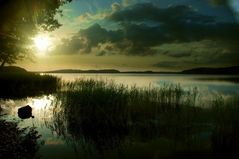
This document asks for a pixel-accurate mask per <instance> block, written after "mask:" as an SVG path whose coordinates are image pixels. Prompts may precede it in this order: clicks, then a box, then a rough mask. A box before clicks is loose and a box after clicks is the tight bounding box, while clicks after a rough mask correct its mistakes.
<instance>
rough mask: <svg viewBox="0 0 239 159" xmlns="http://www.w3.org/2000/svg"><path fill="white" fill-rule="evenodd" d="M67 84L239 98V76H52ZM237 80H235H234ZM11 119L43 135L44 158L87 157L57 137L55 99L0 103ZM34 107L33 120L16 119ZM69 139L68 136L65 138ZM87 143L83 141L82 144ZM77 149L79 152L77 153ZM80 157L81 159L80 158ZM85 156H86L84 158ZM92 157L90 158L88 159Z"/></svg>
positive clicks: (29, 99) (71, 144)
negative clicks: (107, 83) (172, 88)
mask: <svg viewBox="0 0 239 159" xmlns="http://www.w3.org/2000/svg"><path fill="white" fill-rule="evenodd" d="M53 75H55V76H58V77H61V78H62V79H63V80H66V81H73V80H75V79H77V78H84V79H89V78H93V79H101V80H102V79H103V80H114V81H115V82H116V83H118V84H124V85H128V86H134V85H136V86H138V87H148V86H150V87H160V86H162V85H165V84H166V85H167V84H180V85H181V86H182V88H183V89H193V88H194V87H197V88H198V90H199V94H200V97H201V98H202V99H205V100H206V99H207V98H213V96H214V95H219V94H220V95H223V96H225V97H227V96H231V95H235V94H239V83H238V81H237V79H238V78H239V77H238V76H202V75H196V76H195V75H157V74H53ZM235 79H236V80H235ZM0 104H1V106H2V108H4V111H5V113H7V114H9V115H8V116H7V118H8V119H12V120H17V121H19V126H20V127H25V126H35V127H37V130H38V131H39V133H40V134H41V135H42V138H41V140H43V141H44V143H45V144H44V146H42V147H41V149H40V154H41V156H42V158H58V159H59V158H78V157H86V158H87V155H86V154H85V152H84V151H83V150H82V149H84V148H82V147H80V148H78V149H77V148H76V147H79V146H76V145H74V143H69V141H67V140H65V139H64V138H63V137H60V136H58V135H57V134H59V133H58V132H57V129H55V127H54V122H52V120H53V118H54V116H53V113H52V112H53V107H54V105H56V104H57V103H56V100H55V97H54V96H53V95H49V96H42V97H36V98H27V99H23V100H7V101H3V100H0ZM27 104H29V105H31V106H32V107H33V115H34V116H35V118H34V119H26V120H20V119H19V118H18V117H17V109H18V108H19V107H21V106H24V105H27ZM66 135H67V134H66ZM83 142H84V141H83ZM76 149H77V151H76ZM81 150H82V152H81ZM79 154H81V155H79ZM85 155H86V156H85ZM88 157H89V156H88Z"/></svg>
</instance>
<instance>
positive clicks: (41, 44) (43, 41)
mask: <svg viewBox="0 0 239 159" xmlns="http://www.w3.org/2000/svg"><path fill="white" fill-rule="evenodd" d="M33 40H34V44H35V47H36V48H37V50H38V53H39V54H45V53H46V52H47V50H48V49H49V47H50V45H51V39H50V37H49V36H48V35H46V34H39V35H37V36H36V37H34V38H33Z"/></svg>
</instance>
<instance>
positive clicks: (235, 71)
mask: <svg viewBox="0 0 239 159" xmlns="http://www.w3.org/2000/svg"><path fill="white" fill-rule="evenodd" d="M44 73H142V74H212V75H217V74H219V75H220V74H225V75H239V66H233V67H224V68H207V67H202V68H193V69H189V70H184V71H181V72H155V71H126V72H121V71H119V70H115V69H102V70H77V69H62V70H54V71H46V72H44Z"/></svg>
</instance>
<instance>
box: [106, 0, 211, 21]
mask: <svg viewBox="0 0 239 159" xmlns="http://www.w3.org/2000/svg"><path fill="white" fill-rule="evenodd" d="M109 19H110V20H113V21H117V22H142V21H145V20H146V21H156V22H160V23H173V24H174V23H175V22H186V21H195V20H196V21H197V23H209V22H214V18H213V17H211V16H205V15H201V14H199V13H198V12H196V11H194V10H193V8H191V7H188V6H184V5H181V6H171V7H168V8H164V9H162V8H159V7H158V6H156V5H153V4H152V3H143V4H142V3H140V4H136V5H134V6H131V7H128V8H126V9H124V10H120V11H118V12H114V13H113V14H112V15H111V16H109Z"/></svg>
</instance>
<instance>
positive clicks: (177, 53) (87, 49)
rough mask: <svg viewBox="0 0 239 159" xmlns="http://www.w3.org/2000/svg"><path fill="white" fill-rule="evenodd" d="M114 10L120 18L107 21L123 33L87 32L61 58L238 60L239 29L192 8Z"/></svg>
mask: <svg viewBox="0 0 239 159" xmlns="http://www.w3.org/2000/svg"><path fill="white" fill-rule="evenodd" d="M112 9H113V11H114V12H110V13H108V14H107V16H105V18H104V21H108V22H110V23H117V24H119V27H118V28H115V29H111V30H110V29H106V28H104V27H102V26H101V25H99V24H97V23H96V24H94V25H91V26H90V27H88V28H86V29H81V30H80V31H79V32H77V33H76V34H75V35H74V36H73V37H72V38H71V39H68V40H66V41H65V42H64V43H62V44H61V45H60V46H59V47H57V50H55V53H59V52H60V53H68V52H69V53H94V54H96V55H97V56H103V55H110V54H117V53H118V54H125V55H135V56H147V55H153V54H162V55H165V56H169V57H172V58H191V60H193V61H202V60H204V61H207V59H206V58H209V59H210V58H212V57H211V56H214V57H217V56H218V57H220V58H217V60H221V59H222V57H223V56H222V55H221V54H222V52H228V54H227V55H229V56H234V57H237V56H235V54H236V53H237V52H238V51H239V46H238V45H237V44H238V41H239V37H238V35H239V27H238V26H239V25H238V24H236V23H226V22H217V21H216V20H215V19H214V17H211V16H207V15H202V14H200V13H199V12H197V11H195V10H194V9H193V8H192V7H188V6H170V7H168V8H159V7H157V6H155V5H153V4H151V3H144V4H136V5H131V6H128V7H126V8H120V5H119V4H118V3H113V4H112ZM88 16H89V15H88ZM213 41H214V43H213ZM109 48H110V49H109ZM223 50H224V51H223ZM225 50H226V51H225ZM209 55H210V56H209ZM214 57H213V58H214ZM224 58H225V57H224ZM225 59H228V58H225ZM237 59H238V58H237ZM221 61H222V60H221ZM228 61H230V60H228Z"/></svg>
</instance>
